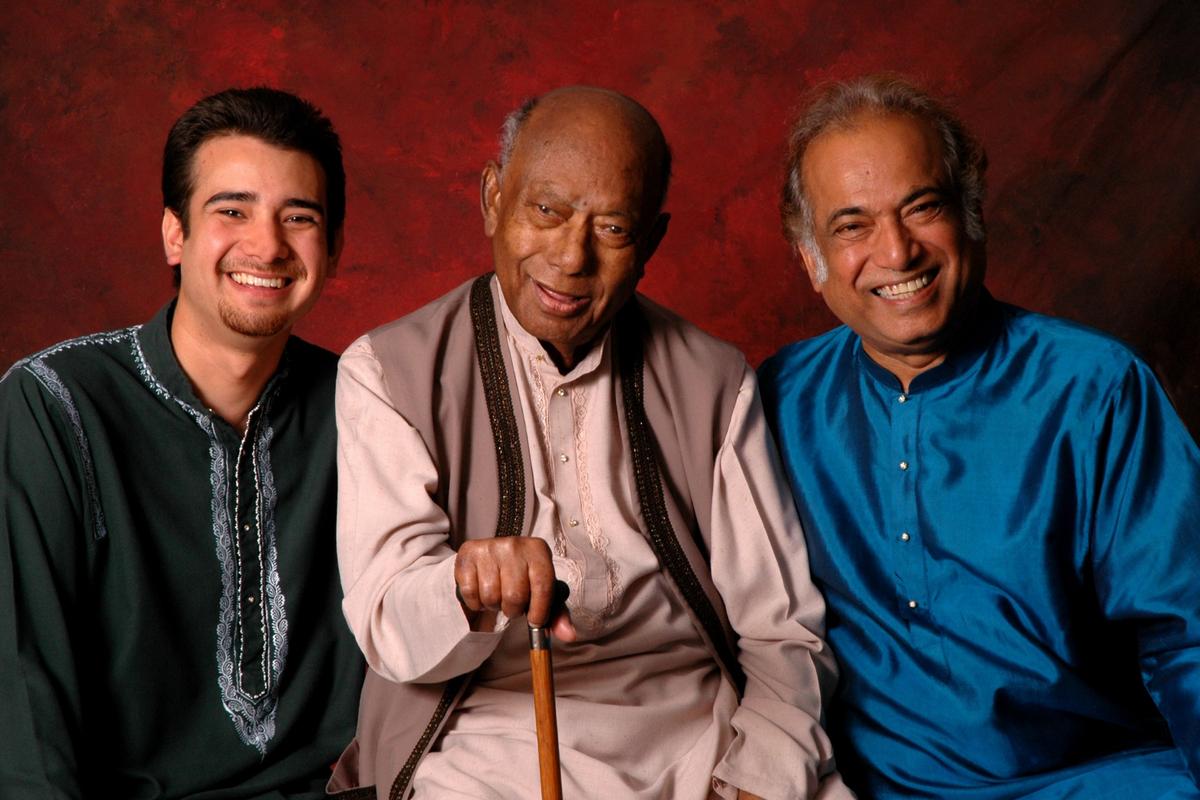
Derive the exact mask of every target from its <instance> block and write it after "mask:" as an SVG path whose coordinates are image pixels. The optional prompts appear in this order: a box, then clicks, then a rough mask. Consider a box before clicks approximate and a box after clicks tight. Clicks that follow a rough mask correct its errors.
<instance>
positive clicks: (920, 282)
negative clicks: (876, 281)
mask: <svg viewBox="0 0 1200 800" xmlns="http://www.w3.org/2000/svg"><path fill="white" fill-rule="evenodd" d="M931 280H933V273H932V272H926V273H925V274H923V275H918V276H917V277H915V278H913V279H912V280H911V281H905V282H904V283H893V284H892V285H891V286H880V287H879V288H878V289H876V290H875V294H877V295H879V296H880V297H891V298H896V297H903V296H904V295H908V294H912V293H913V292H915V291H917V290H918V289H924V288H925V287H926V286H928V285H929V282H930V281H931Z"/></svg>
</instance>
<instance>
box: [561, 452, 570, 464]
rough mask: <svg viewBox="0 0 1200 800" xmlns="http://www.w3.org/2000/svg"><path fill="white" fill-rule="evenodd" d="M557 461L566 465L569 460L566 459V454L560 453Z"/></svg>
mask: <svg viewBox="0 0 1200 800" xmlns="http://www.w3.org/2000/svg"><path fill="white" fill-rule="evenodd" d="M558 460H559V461H561V462H563V463H564V464H565V463H567V462H568V461H570V459H569V458H567V454H566V453H560V454H559V456H558Z"/></svg>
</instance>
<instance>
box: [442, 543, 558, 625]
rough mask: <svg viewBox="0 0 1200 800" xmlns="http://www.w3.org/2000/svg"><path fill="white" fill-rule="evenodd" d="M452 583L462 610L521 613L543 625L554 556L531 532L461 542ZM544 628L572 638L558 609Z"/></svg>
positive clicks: (549, 597) (548, 610)
mask: <svg viewBox="0 0 1200 800" xmlns="http://www.w3.org/2000/svg"><path fill="white" fill-rule="evenodd" d="M454 582H455V583H456V584H457V585H458V596H459V599H460V601H461V602H462V606H463V611H464V612H465V613H467V615H468V616H470V615H471V614H472V613H473V612H479V611H483V610H484V609H487V610H490V611H503V612H504V614H505V616H508V617H509V618H512V617H519V616H521V615H522V614H524V615H525V616H526V618H527V619H528V620H529V623H530V624H531V625H544V624H546V622H547V619H546V617H547V616H548V615H549V613H550V604H551V601H552V600H553V597H554V560H553V558H552V557H551V555H550V546H549V545H547V544H546V542H545V541H543V540H542V539H538V538H536V537H533V536H503V537H496V538H495V539H476V540H473V541H469V542H463V543H462V545H461V546H460V547H459V548H458V555H457V557H456V558H455V559H454ZM549 622H550V623H551V627H550V633H551V635H552V636H554V637H555V638H557V639H560V640H562V641H565V642H572V641H575V626H574V625H572V624H571V617H570V615H569V614H568V613H567V612H566V609H563V610H562V613H560V614H559V615H558V616H557V617H556V618H555V619H553V620H549Z"/></svg>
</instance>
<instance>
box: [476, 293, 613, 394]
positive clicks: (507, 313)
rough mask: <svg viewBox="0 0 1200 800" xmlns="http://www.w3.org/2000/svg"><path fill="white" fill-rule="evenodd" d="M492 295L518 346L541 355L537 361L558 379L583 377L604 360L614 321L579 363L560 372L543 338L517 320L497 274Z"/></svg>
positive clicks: (525, 350)
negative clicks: (543, 344)
mask: <svg viewBox="0 0 1200 800" xmlns="http://www.w3.org/2000/svg"><path fill="white" fill-rule="evenodd" d="M491 290H492V297H494V298H496V301H497V302H498V303H499V304H500V317H501V319H502V320H503V324H504V329H505V331H506V332H507V333H508V335H509V336H510V337H512V339H513V341H515V342H516V343H517V347H518V348H519V349H520V350H521V352H522V353H524V354H525V355H526V356H529V357H531V358H533V359H534V360H535V361H536V360H537V359H538V358H539V357H540V358H541V359H542V360H541V361H540V362H537V363H543V364H546V365H547V369H548V371H549V372H553V373H554V375H555V376H556V378H557V379H558V380H561V381H573V380H575V379H577V378H581V377H583V376H584V375H587V374H589V373H591V372H595V371H596V369H597V368H598V367H599V366H600V362H601V361H602V360H603V357H604V353H605V351H606V350H607V349H608V342H609V339H611V338H612V323H611V322H610V323H609V324H608V326H607V327H606V328H605V330H604V333H602V334H600V338H599V339H598V340H597V341H596V342H595V343H594V344H593V345H592V347H591V349H590V350H588V354H587V355H586V356H584V357H583V358H582V359H581V360H580V361H579V363H578V364H576V365H575V366H574V367H572V368H571V370H570V371H569V372H567V373H566V374H565V375H563V374H561V373H559V371H558V367H557V366H556V365H555V364H554V360H553V359H551V358H550V356H548V355H547V354H546V348H545V347H543V346H542V343H541V340H539V339H538V338H537V337H536V336H534V335H533V334H532V333H530V332H529V331H527V330H525V328H524V327H522V326H521V323H520V322H518V321H517V318H516V316H515V315H514V314H513V313H512V309H510V308H509V307H508V301H507V300H505V299H504V292H502V291H501V290H500V281H499V280H498V279H497V278H496V276H495V275H493V276H492V281H491Z"/></svg>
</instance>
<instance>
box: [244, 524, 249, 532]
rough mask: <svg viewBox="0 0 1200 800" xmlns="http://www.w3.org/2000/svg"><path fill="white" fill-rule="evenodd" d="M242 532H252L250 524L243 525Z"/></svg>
mask: <svg viewBox="0 0 1200 800" xmlns="http://www.w3.org/2000/svg"><path fill="white" fill-rule="evenodd" d="M242 530H244V531H248V530H250V523H246V524H245V525H243V526H242Z"/></svg>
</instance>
